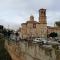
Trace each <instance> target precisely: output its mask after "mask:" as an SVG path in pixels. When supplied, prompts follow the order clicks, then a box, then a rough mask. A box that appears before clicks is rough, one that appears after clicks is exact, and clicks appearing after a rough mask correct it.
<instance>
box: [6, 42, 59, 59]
mask: <svg viewBox="0 0 60 60" xmlns="http://www.w3.org/2000/svg"><path fill="white" fill-rule="evenodd" d="M5 47H6V49H7V50H8V52H9V53H10V55H11V57H12V59H13V60H60V49H59V46H58V45H40V44H34V43H30V42H25V41H23V42H22V41H20V42H18V43H15V42H10V44H9V45H8V44H7V41H6V42H5ZM13 56H14V57H13ZM14 58H15V59H14Z"/></svg>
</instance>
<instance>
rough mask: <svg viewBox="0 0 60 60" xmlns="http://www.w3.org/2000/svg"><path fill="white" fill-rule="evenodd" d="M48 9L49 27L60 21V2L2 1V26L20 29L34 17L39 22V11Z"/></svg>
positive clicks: (53, 0) (0, 5)
mask: <svg viewBox="0 0 60 60" xmlns="http://www.w3.org/2000/svg"><path fill="white" fill-rule="evenodd" d="M41 8H45V9H47V14H46V15H47V22H48V25H53V23H54V22H55V21H59V20H60V0H0V25H4V26H5V27H8V25H9V28H14V29H15V28H18V27H19V26H20V24H21V23H23V22H26V21H27V20H29V16H30V15H34V17H35V20H37V21H38V16H39V15H38V14H39V12H38V10H39V9H41Z"/></svg>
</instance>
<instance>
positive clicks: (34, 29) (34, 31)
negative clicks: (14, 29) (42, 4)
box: [19, 9, 60, 39]
mask: <svg viewBox="0 0 60 60" xmlns="http://www.w3.org/2000/svg"><path fill="white" fill-rule="evenodd" d="M52 30H53V31H56V32H57V31H58V32H60V29H59V28H58V29H57V28H56V27H53V28H52V27H51V28H50V27H48V26H47V19H46V9H40V10H39V20H38V22H37V21H35V20H34V16H30V19H29V21H27V22H26V23H22V24H21V28H20V30H19V32H20V37H21V38H22V39H26V38H31V37H41V38H42V37H44V38H47V34H49V33H51V32H52Z"/></svg>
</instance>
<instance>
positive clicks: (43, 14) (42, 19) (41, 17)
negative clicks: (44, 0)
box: [39, 8, 47, 24]
mask: <svg viewBox="0 0 60 60" xmlns="http://www.w3.org/2000/svg"><path fill="white" fill-rule="evenodd" d="M39 22H40V23H42V24H46V23H47V22H46V9H43V8H42V9H40V10H39Z"/></svg>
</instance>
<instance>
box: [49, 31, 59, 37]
mask: <svg viewBox="0 0 60 60" xmlns="http://www.w3.org/2000/svg"><path fill="white" fill-rule="evenodd" d="M57 36H58V34H57V33H55V32H52V33H50V34H49V37H52V38H54V37H57Z"/></svg>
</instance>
